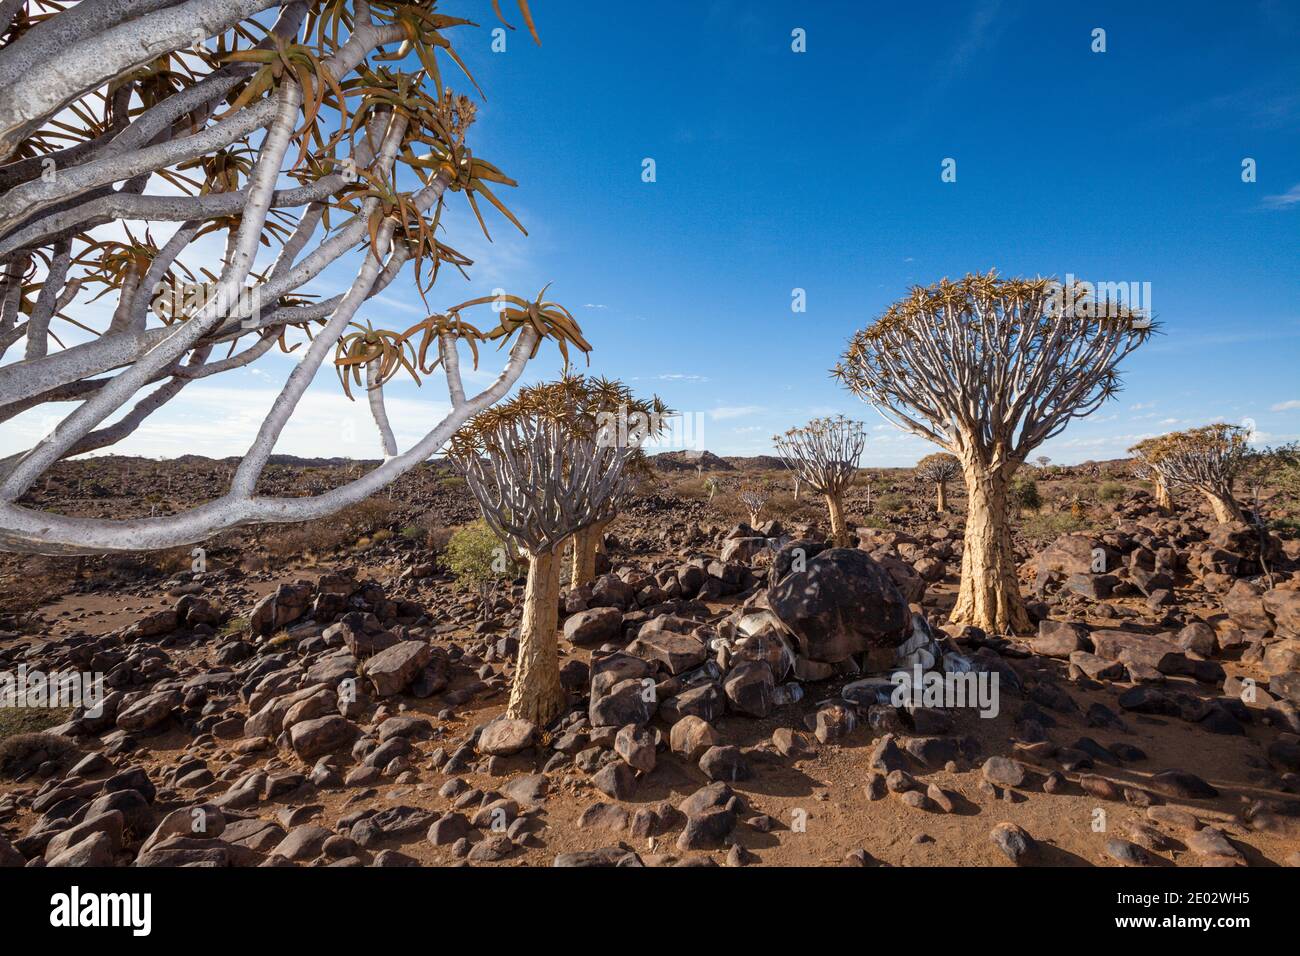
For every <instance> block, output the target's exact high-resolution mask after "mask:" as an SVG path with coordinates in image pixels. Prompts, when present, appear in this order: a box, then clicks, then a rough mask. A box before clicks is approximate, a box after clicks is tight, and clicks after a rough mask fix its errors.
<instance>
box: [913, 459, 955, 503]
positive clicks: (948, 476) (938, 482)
mask: <svg viewBox="0 0 1300 956" xmlns="http://www.w3.org/2000/svg"><path fill="white" fill-rule="evenodd" d="M960 474H961V462H960V461H958V460H957V457H956V456H955V455H949V454H947V453H946V452H942V451H937V452H935V453H934V454H933V455H926V456H925V457H924V458H922V459H921V460H920V461H918V462H917V463H916V477H917V478H918V479H920V480H921V481H924V482H926V483H927V484H930V485H933V486H934V510H935V511H937V512H938V513H939V514H943V513H944V512H945V511H947V510H948V482H950V481H952V480H953V479H954V478H956V477H957V476H958V475H960Z"/></svg>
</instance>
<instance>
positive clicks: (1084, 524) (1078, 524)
mask: <svg viewBox="0 0 1300 956" xmlns="http://www.w3.org/2000/svg"><path fill="white" fill-rule="evenodd" d="M1019 527H1020V533H1021V534H1023V535H1024V536H1025V537H1026V538H1028V539H1029V540H1030V541H1032V542H1034V543H1035V544H1045V543H1047V542H1049V541H1054V540H1056V539H1057V538H1059V537H1060V536H1061V535H1063V534H1073V533H1074V532H1076V531H1086V530H1087V528H1088V521H1087V519H1086V518H1083V517H1080V516H1079V515H1075V514H1071V513H1070V512H1068V511H1062V512H1058V513H1056V514H1035V515H1034V516H1033V517H1032V518H1026V519H1025V520H1024V521H1022V522H1021V523H1020V526H1019Z"/></svg>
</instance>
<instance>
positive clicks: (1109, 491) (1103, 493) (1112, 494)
mask: <svg viewBox="0 0 1300 956" xmlns="http://www.w3.org/2000/svg"><path fill="white" fill-rule="evenodd" d="M1127 492H1128V489H1126V488H1125V487H1124V486H1123V485H1122V484H1120V483H1119V482H1118V481H1103V482H1102V483H1101V487H1100V488H1098V489H1097V500H1098V501H1115V500H1117V499H1119V498H1123V497H1124V495H1125V494H1127Z"/></svg>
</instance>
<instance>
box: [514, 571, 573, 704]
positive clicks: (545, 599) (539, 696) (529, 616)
mask: <svg viewBox="0 0 1300 956" xmlns="http://www.w3.org/2000/svg"><path fill="white" fill-rule="evenodd" d="M559 600H560V561H559V557H558V556H557V555H556V554H555V553H554V552H548V553H546V554H535V555H532V556H531V560H530V561H529V563H528V589H527V591H526V593H525V596H524V613H523V618H522V620H521V621H520V624H519V656H518V658H517V659H516V661H515V679H514V682H513V684H512V685H511V687H510V703H509V704H508V705H507V706H506V715H507V716H508V717H512V718H515V719H516V720H529V721H532V722H533V723H534V724H536V725H537V726H538V727H545V726H547V725H548V724H550V723H551V722H552V721H554V720H555V719H556V718H557V717H559V716H560V714H562V713H563V712H564V706H565V697H564V687H563V686H562V685H561V684H560V649H559V643H558V641H557V638H556V625H557V624H558V621H559Z"/></svg>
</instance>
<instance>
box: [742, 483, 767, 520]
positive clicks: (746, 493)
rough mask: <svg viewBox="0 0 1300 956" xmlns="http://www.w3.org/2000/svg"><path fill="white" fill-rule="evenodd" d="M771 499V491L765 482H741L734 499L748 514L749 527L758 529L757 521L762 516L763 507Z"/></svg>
mask: <svg viewBox="0 0 1300 956" xmlns="http://www.w3.org/2000/svg"><path fill="white" fill-rule="evenodd" d="M771 497H772V489H771V488H770V487H768V485H767V484H766V483H765V482H761V481H742V482H741V483H740V488H739V489H738V490H737V491H736V498H737V499H739V501H740V503H741V504H742V505H744V506H745V510H746V511H748V512H749V526H750V527H751V528H757V527H758V519H759V518H760V517H761V516H762V514H763V507H764V506H765V505H766V504H767V502H768V499H770V498H771Z"/></svg>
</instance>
